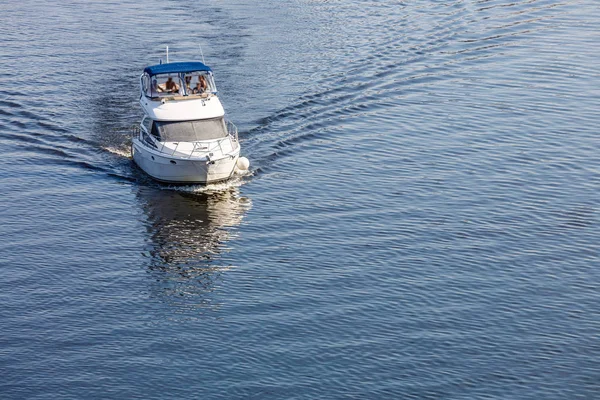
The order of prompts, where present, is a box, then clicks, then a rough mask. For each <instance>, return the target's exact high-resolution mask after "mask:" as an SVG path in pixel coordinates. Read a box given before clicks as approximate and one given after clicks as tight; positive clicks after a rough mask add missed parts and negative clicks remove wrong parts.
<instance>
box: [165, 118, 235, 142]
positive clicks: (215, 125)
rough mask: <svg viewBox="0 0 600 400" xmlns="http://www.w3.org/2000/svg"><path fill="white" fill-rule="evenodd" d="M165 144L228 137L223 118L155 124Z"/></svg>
mask: <svg viewBox="0 0 600 400" xmlns="http://www.w3.org/2000/svg"><path fill="white" fill-rule="evenodd" d="M154 126H156V127H157V128H158V131H159V133H160V138H161V140H162V141H164V142H195V141H198V140H210V139H219V138H223V137H226V136H227V129H226V128H225V122H224V121H223V118H213V119H202V120H198V121H175V122H164V121H162V122H159V121H156V122H154Z"/></svg>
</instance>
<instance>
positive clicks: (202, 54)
mask: <svg viewBox="0 0 600 400" xmlns="http://www.w3.org/2000/svg"><path fill="white" fill-rule="evenodd" d="M198 47H200V55H201V56H202V64H206V63H205V62H204V53H203V52H202V46H201V45H198Z"/></svg>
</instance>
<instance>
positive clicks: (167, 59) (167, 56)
mask: <svg viewBox="0 0 600 400" xmlns="http://www.w3.org/2000/svg"><path fill="white" fill-rule="evenodd" d="M168 63H169V46H167V64H168Z"/></svg>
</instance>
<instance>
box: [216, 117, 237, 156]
mask: <svg viewBox="0 0 600 400" xmlns="http://www.w3.org/2000/svg"><path fill="white" fill-rule="evenodd" d="M226 124H227V133H228V134H229V136H230V137H231V142H232V145H233V149H234V150H235V149H237V148H238V147H239V145H240V144H239V141H238V128H237V126H235V124H234V123H233V122H231V121H227V123H226ZM219 145H220V142H219Z"/></svg>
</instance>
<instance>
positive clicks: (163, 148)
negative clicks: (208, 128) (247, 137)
mask: <svg viewBox="0 0 600 400" xmlns="http://www.w3.org/2000/svg"><path fill="white" fill-rule="evenodd" d="M226 126H227V136H226V137H224V138H223V139H221V140H219V141H218V142H217V144H218V146H219V150H220V151H221V154H225V153H226V152H225V150H224V149H223V146H222V144H223V142H224V141H225V140H227V139H229V140H230V141H231V147H232V150H234V151H235V150H237V149H238V147H239V146H240V144H239V138H238V129H237V127H236V126H235V124H234V123H233V122H231V121H226ZM131 136H132V137H133V138H138V139H141V137H140V136H141V129H140V126H139V125H136V126H133V127H132V132H131ZM158 142H159V143H160V146H159V147H157V148H155V150H158V151H159V152H160V153H163V154H168V155H170V156H175V154H176V153H179V154H178V156H179V157H187V158H188V159H189V158H192V157H193V156H194V153H195V152H197V151H208V149H209V148H208V144H207V143H206V142H195V143H194V145H193V147H192V149H191V150H183V151H178V149H179V142H171V143H172V144H174V145H175V146H174V147H171V146H167V143H168V142H161V141H158ZM157 144H158V143H157ZM230 151H231V150H230ZM188 152H189V153H188ZM211 156H212V153H211Z"/></svg>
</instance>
